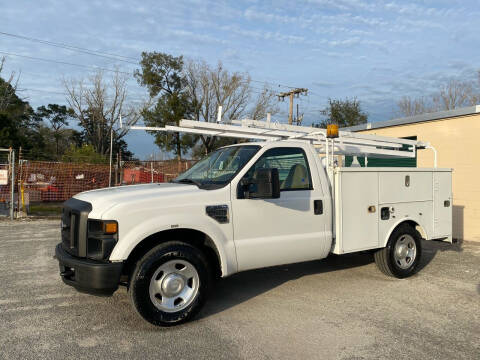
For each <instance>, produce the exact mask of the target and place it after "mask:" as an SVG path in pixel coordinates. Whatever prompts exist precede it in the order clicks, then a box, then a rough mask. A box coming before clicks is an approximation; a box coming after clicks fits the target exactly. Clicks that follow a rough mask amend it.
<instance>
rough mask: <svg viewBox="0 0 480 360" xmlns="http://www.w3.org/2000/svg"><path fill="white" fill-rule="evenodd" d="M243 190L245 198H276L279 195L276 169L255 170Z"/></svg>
mask: <svg viewBox="0 0 480 360" xmlns="http://www.w3.org/2000/svg"><path fill="white" fill-rule="evenodd" d="M245 190H246V191H245V192H244V194H245V198H246V199H278V198H279V197H280V180H279V177H278V169H275V168H274V169H257V170H255V172H254V173H253V178H252V179H250V180H248V182H247V184H246V189H245Z"/></svg>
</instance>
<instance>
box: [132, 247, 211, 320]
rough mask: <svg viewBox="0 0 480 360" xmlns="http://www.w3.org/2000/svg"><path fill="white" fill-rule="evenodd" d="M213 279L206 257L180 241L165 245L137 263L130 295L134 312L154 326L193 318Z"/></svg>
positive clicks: (150, 252) (201, 304)
mask: <svg viewBox="0 0 480 360" xmlns="http://www.w3.org/2000/svg"><path fill="white" fill-rule="evenodd" d="M211 283H212V280H211V274H210V270H209V267H208V263H207V260H206V257H205V255H204V254H203V253H202V252H201V251H200V250H198V249H197V248H195V247H193V246H191V245H189V244H186V243H182V242H176V241H175V242H174V241H172V242H167V243H164V244H160V245H158V246H156V247H155V248H153V249H152V250H150V251H149V252H148V253H147V254H145V256H143V258H142V259H140V261H139V262H138V263H137V266H136V268H135V270H134V272H133V274H132V276H131V278H130V286H129V293H130V297H131V300H132V303H133V306H134V307H135V309H136V310H137V312H138V313H139V314H140V315H141V316H142V317H143V318H144V319H145V320H147V321H149V322H150V323H152V324H154V325H159V326H171V325H177V324H180V323H183V322H185V321H188V320H190V319H191V318H193V317H194V316H195V315H196V314H197V313H198V312H199V311H200V309H201V308H202V306H203V304H204V303H205V300H206V297H207V294H208V291H209V289H210V286H211Z"/></svg>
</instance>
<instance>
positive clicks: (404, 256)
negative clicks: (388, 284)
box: [393, 234, 417, 269]
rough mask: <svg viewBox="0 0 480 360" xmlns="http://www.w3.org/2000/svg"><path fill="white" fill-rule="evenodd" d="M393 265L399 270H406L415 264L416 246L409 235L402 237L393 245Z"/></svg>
mask: <svg viewBox="0 0 480 360" xmlns="http://www.w3.org/2000/svg"><path fill="white" fill-rule="evenodd" d="M393 257H394V259H395V263H396V264H397V266H398V267H399V268H401V269H408V268H409V267H411V266H412V265H413V263H414V262H415V258H416V257H417V244H416V243H415V239H414V238H413V237H412V236H410V235H407V234H405V235H402V236H400V238H399V239H398V240H397V242H396V244H395V249H394V251H393Z"/></svg>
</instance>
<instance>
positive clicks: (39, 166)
mask: <svg viewBox="0 0 480 360" xmlns="http://www.w3.org/2000/svg"><path fill="white" fill-rule="evenodd" d="M9 159H10V157H9V155H8V153H2V152H0V215H8V214H9V209H10V208H11V204H13V208H14V211H15V212H16V213H18V214H28V213H29V210H30V205H31V204H48V203H60V202H63V201H65V200H67V199H69V198H71V197H72V196H74V195H75V194H78V193H80V192H83V191H88V190H94V189H100V188H105V187H109V186H122V185H133V184H145V183H161V182H168V181H171V180H172V179H174V178H176V177H177V176H178V175H179V174H180V173H182V172H184V171H185V170H187V169H189V168H190V167H191V166H192V165H193V164H194V163H195V160H181V161H178V160H161V161H121V160H118V161H116V162H115V164H113V166H112V168H111V169H110V166H109V165H108V164H88V163H69V162H60V161H37V160H25V159H19V160H18V161H16V162H15V170H14V171H15V180H14V184H15V186H14V191H13V194H14V195H13V199H12V198H11V195H12V194H11V193H12V191H11V170H12V166H11V164H10V162H9ZM110 170H111V173H110ZM4 178H6V180H5V181H3V182H2V179H4ZM4 182H5V184H3V183H4ZM12 200H13V201H12Z"/></svg>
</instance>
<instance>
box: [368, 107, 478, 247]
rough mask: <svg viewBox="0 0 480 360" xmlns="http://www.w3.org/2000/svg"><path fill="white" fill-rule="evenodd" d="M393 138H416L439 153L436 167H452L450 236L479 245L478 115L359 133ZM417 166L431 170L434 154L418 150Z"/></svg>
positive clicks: (429, 151)
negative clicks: (428, 143)
mask: <svg viewBox="0 0 480 360" xmlns="http://www.w3.org/2000/svg"><path fill="white" fill-rule="evenodd" d="M359 132H360V133H365V134H377V135H384V136H393V137H406V136H415V135H416V136H417V137H418V140H420V141H427V142H430V143H431V144H432V145H433V146H434V147H435V148H436V149H437V152H438V156H437V159H438V167H445V168H453V237H454V238H457V239H464V240H470V241H478V242H480V115H478V114H475V115H468V116H459V117H455V118H449V119H442V120H435V121H427V122H423V123H415V124H407V125H400V126H393V127H388V128H381V129H371V130H362V131H359ZM417 161H418V163H417V164H418V167H433V152H432V151H431V150H419V152H418V160H417Z"/></svg>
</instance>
